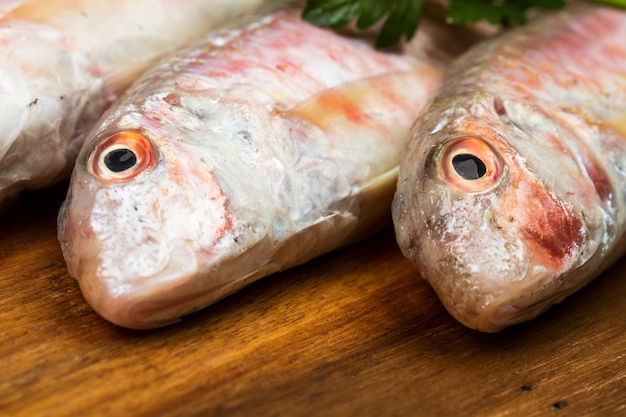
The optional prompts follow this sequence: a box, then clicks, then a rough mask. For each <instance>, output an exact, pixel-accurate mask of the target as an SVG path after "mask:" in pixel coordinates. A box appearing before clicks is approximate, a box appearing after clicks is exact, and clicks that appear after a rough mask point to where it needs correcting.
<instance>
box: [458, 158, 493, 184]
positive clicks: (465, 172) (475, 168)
mask: <svg viewBox="0 0 626 417" xmlns="http://www.w3.org/2000/svg"><path fill="white" fill-rule="evenodd" d="M452 166H453V167H454V170H455V171H456V173H457V174H459V175H460V176H461V177H463V178H464V179H466V180H477V179H479V178H482V177H483V176H484V175H485V174H486V173H487V167H485V163H484V162H483V161H482V160H481V159H480V158H479V157H477V156H476V155H472V154H469V153H462V154H460V155H455V156H454V158H452Z"/></svg>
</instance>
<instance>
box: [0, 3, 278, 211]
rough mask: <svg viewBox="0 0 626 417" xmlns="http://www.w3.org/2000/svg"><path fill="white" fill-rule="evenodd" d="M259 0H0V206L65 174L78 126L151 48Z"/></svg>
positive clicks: (151, 54) (166, 45)
mask: <svg viewBox="0 0 626 417" xmlns="http://www.w3.org/2000/svg"><path fill="white" fill-rule="evenodd" d="M268 2H269V1H267V0H266V1H264V0H238V1H232V0H185V1H173V0H133V1H122V0H73V1H70V0H40V1H37V0H30V1H29V0H25V1H19V0H10V1H3V2H1V4H0V109H1V110H2V111H1V112H0V213H2V212H6V211H7V209H8V208H10V206H11V205H12V204H13V203H14V201H15V200H16V199H17V197H18V196H19V194H20V193H21V192H22V191H23V190H30V189H36V188H42V187H45V186H48V185H51V184H54V183H56V182H58V181H61V180H63V179H66V178H68V177H69V174H70V172H71V169H72V167H73V163H74V160H75V158H76V155H77V153H78V150H79V148H80V145H81V143H82V141H83V139H84V137H85V135H86V133H87V131H88V130H89V129H90V128H91V127H92V126H93V124H94V123H95V122H96V121H97V120H98V118H99V117H100V116H101V115H102V113H103V112H104V110H105V109H106V107H107V106H108V105H110V103H111V102H112V101H113V100H114V99H115V98H116V97H118V96H119V94H120V93H121V92H122V91H123V90H124V89H125V88H126V87H127V86H128V85H129V84H130V82H131V81H132V80H133V79H134V78H135V77H137V76H138V75H139V74H140V73H141V72H143V71H144V70H145V69H146V68H147V67H148V65H150V64H151V63H152V62H154V61H155V59H156V58H158V57H161V56H162V55H164V54H165V53H167V52H170V51H172V50H173V49H175V48H178V47H181V46H183V45H185V44H186V43H188V42H190V41H191V40H192V39H195V38H197V37H199V36H200V35H202V34H203V33H204V32H205V31H206V30H208V29H209V28H211V27H214V26H215V25H216V24H218V23H221V22H223V21H224V20H225V19H228V18H232V17H234V16H236V15H240V14H241V13H243V12H246V11H250V10H252V9H255V8H257V7H259V6H260V5H262V4H263V3H268Z"/></svg>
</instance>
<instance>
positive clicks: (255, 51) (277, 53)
mask: <svg viewBox="0 0 626 417" xmlns="http://www.w3.org/2000/svg"><path fill="white" fill-rule="evenodd" d="M439 36H443V37H442V38H441V39H440V38H439ZM448 40H450V42H451V43H457V44H458V45H462V44H463V43H464V42H463V41H461V40H459V39H458V38H451V37H450V36H449V35H446V33H444V31H442V30H441V28H439V27H437V26H433V25H429V24H427V23H425V24H424V25H423V27H422V29H421V33H420V35H419V36H418V40H417V41H416V42H415V43H412V44H411V45H410V49H411V51H412V54H413V55H411V56H409V55H407V54H398V53H384V52H380V51H376V50H374V49H373V48H372V47H371V46H370V44H369V43H368V42H365V41H364V40H363V39H358V38H349V37H343V36H340V35H338V34H335V33H333V32H331V31H327V30H323V29H319V28H316V27H314V26H312V25H309V24H307V23H305V22H303V21H301V19H300V18H299V11H298V10H286V11H279V12H276V13H273V14H271V15H267V16H264V17H260V18H259V19H256V20H251V21H248V22H247V23H246V24H242V25H238V26H235V27H234V28H232V27H231V28H227V29H224V30H222V31H219V32H217V33H212V34H210V35H209V36H208V37H207V38H206V39H205V40H203V41H202V42H200V43H198V44H196V45H194V46H192V47H190V48H188V49H186V50H185V51H183V52H182V53H181V54H179V55H177V56H176V57H174V58H173V59H170V60H166V61H164V62H163V63H161V64H160V65H158V66H156V67H155V68H153V69H152V70H151V71H149V72H148V73H147V74H146V75H145V76H144V77H142V78H141V79H140V80H139V81H138V82H137V83H135V84H134V86H133V87H131V88H130V89H129V90H128V91H127V93H126V94H125V95H124V96H123V98H122V99H121V100H120V101H119V102H118V103H117V104H116V105H115V106H113V107H112V108H111V110H110V111H109V112H108V113H107V114H106V116H105V118H104V119H103V121H102V122H101V123H100V124H99V126H98V127H97V128H96V129H95V130H94V131H93V132H92V133H91V134H90V135H89V138H88V139H87V141H86V143H85V146H84V147H83V149H82V151H81V155H80V157H79V159H78V163H77V166H76V168H75V171H74V173H73V176H72V182H71V186H70V191H69V194H68V198H67V200H66V202H65V204H64V207H63V209H62V211H61V213H60V217H59V236H60V241H61V244H62V249H63V253H64V256H65V259H66V261H67V264H68V268H69V271H70V273H71V275H73V276H74V277H76V278H77V279H78V281H79V283H80V285H81V289H82V291H83V294H84V295H85V297H86V299H87V300H88V302H89V303H90V304H91V305H92V306H93V307H94V309H95V310H96V311H97V312H98V313H100V314H101V315H102V316H103V317H105V318H106V319H108V320H110V321H111V322H113V323H116V324H118V325H121V326H126V327H133V328H148V327H156V326H161V325H164V324H168V323H171V322H174V321H177V320H178V319H179V317H180V316H182V315H185V314H188V313H190V312H192V311H195V310H197V309H199V308H202V307H204V306H206V305H209V304H211V303H213V302H214V301H216V300H218V299H220V298H222V297H224V296H225V295H228V294H230V293H232V292H234V291H236V290H237V289H239V288H241V287H243V286H244V285H246V284H247V283H250V282H252V281H254V280H257V279H259V278H261V277H263V276H266V275H269V274H271V273H273V272H276V271H279V270H282V269H285V268H288V267H291V266H294V265H297V264H300V263H303V262H306V261H307V260H309V259H311V258H313V257H315V256H318V255H320V254H322V253H325V252H328V251H330V250H333V249H335V248H339V247H341V246H343V245H346V244H348V243H351V242H354V241H356V240H358V239H361V238H363V237H365V236H368V235H370V234H372V233H374V232H375V231H377V230H379V229H380V228H381V227H383V226H384V225H385V224H388V223H389V222H390V221H391V218H390V216H389V205H390V203H391V198H392V196H393V190H394V186H395V181H396V178H397V170H398V164H399V159H400V152H401V149H402V148H403V146H404V144H405V143H406V139H407V138H408V132H409V129H410V126H411V124H412V122H413V121H414V119H415V117H416V116H417V114H418V113H419V111H420V109H421V108H423V106H424V105H425V103H426V101H427V99H428V98H429V97H430V96H431V95H432V94H433V92H434V89H435V88H436V87H437V85H438V82H439V80H440V76H441V73H442V70H443V67H444V65H446V64H447V62H448V61H449V60H450V58H451V53H448V52H446V48H447V49H452V50H454V49H457V50H458V49H459V48H460V47H459V48H457V47H455V46H454V45H452V46H451V47H450V45H448V46H446V42H447V41H448ZM442 43H443V45H444V47H443V48H442V47H441V44H442ZM107 158H108V159H107Z"/></svg>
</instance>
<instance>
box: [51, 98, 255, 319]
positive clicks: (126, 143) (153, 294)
mask: <svg viewBox="0 0 626 417" xmlns="http://www.w3.org/2000/svg"><path fill="white" fill-rule="evenodd" d="M161 101H162V100H161ZM161 104H165V103H164V102H163V103H161ZM147 110H149V109H145V108H144V109H142V111H128V112H127V113H126V114H122V115H115V114H114V115H113V116H111V117H110V119H112V120H109V121H105V122H104V123H103V125H102V126H101V127H100V128H98V129H96V130H95V132H94V133H92V134H91V135H90V136H89V137H88V138H87V141H86V142H85V145H84V146H83V149H82V150H81V154H80V155H79V158H78V161H77V164H76V167H75V169H74V172H73V175H72V180H71V183H70V189H69V192H68V196H67V199H66V201H65V202H64V205H63V207H62V210H61V212H60V214H59V239H60V242H61V245H62V250H63V254H64V257H65V260H66V263H67V266H68V270H69V273H70V275H72V276H73V277H75V278H76V279H77V280H78V282H79V284H80V287H81V291H82V292H83V294H84V296H85V298H86V299H87V301H88V302H89V304H91V306H92V307H93V308H94V309H95V310H96V311H97V312H98V313H99V314H100V315H102V316H103V317H104V318H106V319H108V320H109V321H111V322H113V323H115V324H118V325H121V326H124V327H130V328H150V327H157V326H161V325H164V324H167V323H169V322H171V321H176V319H177V318H178V317H180V316H181V315H184V314H187V313H190V312H192V311H194V310H197V309H199V308H201V307H204V306H205V305H206V304H208V303H209V302H208V301H207V299H208V298H211V299H212V301H214V298H216V297H217V298H220V297H218V295H219V294H221V296H224V295H226V294H225V292H224V291H222V288H223V287H225V286H226V284H227V283H228V280H229V279H230V277H229V266H228V265H226V266H224V265H220V263H222V261H223V260H224V259H230V260H231V261H232V259H233V258H235V257H236V256H238V255H240V254H242V253H244V252H246V251H247V250H250V248H251V247H253V246H254V245H255V243H256V242H258V241H259V240H260V237H261V236H262V235H264V234H265V233H266V232H267V231H266V230H265V229H263V227H262V226H257V225H255V224H248V223H246V224H243V223H242V222H241V221H239V222H237V220H236V219H235V218H233V216H231V210H230V204H231V203H232V198H230V196H229V193H228V192H227V191H226V185H225V183H229V184H230V186H237V184H235V185H233V184H234V183H236V182H242V183H243V182H245V181H248V190H249V192H248V194H243V195H242V194H241V193H238V195H239V197H237V196H235V197H234V198H240V199H241V198H245V199H247V200H246V201H244V202H236V203H241V206H243V207H244V210H248V211H250V213H249V215H247V217H246V216H244V217H246V218H249V219H252V220H253V222H254V220H255V219H257V220H258V219H259V217H260V216H261V214H260V213H257V212H262V210H258V204H255V202H254V196H255V191H254V180H253V179H249V178H245V176H242V175H241V174H238V173H237V172H236V167H234V165H235V164H225V165H226V167H225V168H224V169H222V170H220V167H218V166H217V165H218V164H219V161H216V160H217V159H219V158H220V156H219V155H218V156H215V155H213V156H212V155H211V152H210V149H209V151H207V150H206V149H204V148H205V147H204V148H203V146H202V145H201V144H202V143H206V142H211V141H210V136H211V135H212V134H213V135H216V133H211V132H210V131H206V130H205V131H203V132H202V133H199V132H197V131H195V130H193V129H189V130H186V129H188V128H189V127H190V126H188V125H185V121H184V120H180V119H178V122H179V123H178V125H174V124H173V123H169V122H167V121H166V120H165V119H164V118H159V117H156V116H157V113H156V112H155V111H154V109H152V111H147ZM164 111H165V110H163V109H161V110H160V113H159V114H160V116H163V117H164V115H165V113H163V112H164ZM178 111H181V110H180V108H179V109H178ZM170 116H171V115H170ZM233 123H234V122H233ZM201 134H202V135H204V139H203V140H200V139H198V140H197V141H196V142H195V143H194V135H201ZM211 158H213V159H211ZM242 177H243V178H242ZM235 223H237V224H235ZM266 223H267V222H264V221H263V220H258V223H257V224H260V225H263V224H266ZM231 264H232V262H231ZM217 265H220V266H219V273H215V274H213V273H212V272H211V271H212V270H213V269H215V270H217V269H218V266H217ZM230 267H232V268H234V266H232V265H231V266H230ZM199 277H208V278H206V279H204V280H200V279H199ZM216 294H217V295H216ZM207 297H208V298H207Z"/></svg>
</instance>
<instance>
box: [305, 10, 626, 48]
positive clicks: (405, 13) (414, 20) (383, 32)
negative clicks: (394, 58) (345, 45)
mask: <svg viewBox="0 0 626 417" xmlns="http://www.w3.org/2000/svg"><path fill="white" fill-rule="evenodd" d="M425 1H426V0H306V1H305V5H304V10H303V11H302V18H303V19H304V20H306V21H307V22H310V23H312V24H314V25H317V26H322V27H324V26H326V27H330V28H332V29H341V28H343V27H345V26H346V25H348V24H349V23H351V22H356V27H357V28H358V29H367V28H369V27H371V26H373V25H375V24H376V23H378V22H380V21H381V20H384V22H383V24H382V25H381V28H380V30H379V32H378V37H377V38H376V46H377V47H385V46H390V45H393V44H394V43H396V42H399V41H400V40H401V39H403V38H404V39H406V40H410V39H411V38H412V37H413V36H414V35H415V32H416V30H417V27H418V23H419V19H420V18H421V15H422V9H423V6H424V3H425ZM589 1H591V2H593V3H601V4H607V5H611V6H616V7H621V8H626V0H589ZM448 4H449V6H448V8H447V20H448V21H449V22H450V23H459V24H460V23H474V22H478V21H480V20H486V21H487V22H490V23H493V24H502V25H505V26H519V25H523V24H524V23H526V17H525V15H526V12H527V11H528V10H529V9H531V8H538V9H551V10H556V9H560V8H562V7H564V6H565V0H449V3H448Z"/></svg>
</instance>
